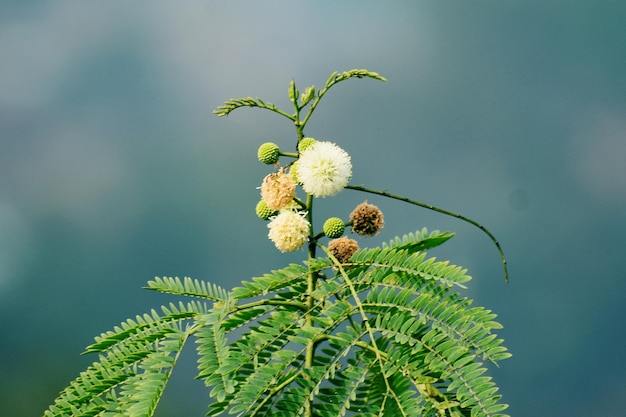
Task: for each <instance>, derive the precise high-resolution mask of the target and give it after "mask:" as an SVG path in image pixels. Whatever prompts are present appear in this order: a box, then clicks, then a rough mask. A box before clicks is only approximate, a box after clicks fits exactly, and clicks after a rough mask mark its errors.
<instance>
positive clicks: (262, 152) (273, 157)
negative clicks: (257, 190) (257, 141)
mask: <svg viewBox="0 0 626 417" xmlns="http://www.w3.org/2000/svg"><path fill="white" fill-rule="evenodd" d="M257 155H258V157H259V161H261V162H263V163H264V164H268V165H272V164H275V163H276V162H278V158H279V156H280V149H279V148H278V145H276V144H275V143H272V142H265V143H264V144H263V145H261V146H259V150H258V152H257Z"/></svg>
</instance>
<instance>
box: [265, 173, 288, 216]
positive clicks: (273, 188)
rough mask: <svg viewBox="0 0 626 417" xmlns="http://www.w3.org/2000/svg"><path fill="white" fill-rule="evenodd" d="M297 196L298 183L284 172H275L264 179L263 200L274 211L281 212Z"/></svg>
mask: <svg viewBox="0 0 626 417" xmlns="http://www.w3.org/2000/svg"><path fill="white" fill-rule="evenodd" d="M295 196H296V182H295V181H294V179H293V177H292V176H291V175H288V174H286V173H285V172H283V170H280V171H278V172H273V173H271V174H269V175H268V176H266V177H265V178H264V179H263V183H262V184H261V198H262V199H263V201H265V202H266V203H267V206H268V207H269V208H270V209H272V210H280V209H282V208H283V207H285V206H286V205H287V204H289V203H291V201H292V200H293V198H294V197H295Z"/></svg>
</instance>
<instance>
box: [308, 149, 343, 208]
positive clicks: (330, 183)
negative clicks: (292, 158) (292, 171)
mask: <svg viewBox="0 0 626 417" xmlns="http://www.w3.org/2000/svg"><path fill="white" fill-rule="evenodd" d="M351 177H352V163H351V162H350V155H348V153H347V152H346V151H344V150H343V149H341V148H340V147H339V146H337V145H335V144H334V143H332V142H315V143H313V144H312V145H311V146H309V147H308V148H306V150H305V151H304V152H302V153H301V154H300V159H298V181H299V182H300V183H302V188H303V189H304V191H306V193H307V194H312V195H313V196H314V197H328V196H331V195H334V194H337V193H338V192H339V191H341V190H342V189H343V188H344V187H345V186H346V185H348V181H350V178H351Z"/></svg>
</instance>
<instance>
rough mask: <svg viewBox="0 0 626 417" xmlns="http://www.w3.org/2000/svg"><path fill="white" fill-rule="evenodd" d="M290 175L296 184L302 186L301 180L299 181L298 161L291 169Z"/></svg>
mask: <svg viewBox="0 0 626 417" xmlns="http://www.w3.org/2000/svg"><path fill="white" fill-rule="evenodd" d="M289 175H291V177H292V178H293V180H294V181H295V182H296V184H298V185H302V183H301V182H300V180H298V161H295V162H294V163H292V164H291V168H289Z"/></svg>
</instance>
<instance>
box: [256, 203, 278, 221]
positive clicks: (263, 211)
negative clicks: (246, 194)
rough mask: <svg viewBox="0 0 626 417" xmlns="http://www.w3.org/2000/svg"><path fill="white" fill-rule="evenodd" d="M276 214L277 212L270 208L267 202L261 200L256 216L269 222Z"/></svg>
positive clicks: (257, 206)
mask: <svg viewBox="0 0 626 417" xmlns="http://www.w3.org/2000/svg"><path fill="white" fill-rule="evenodd" d="M274 214H276V211H274V210H272V209H271V208H269V206H268V205H267V203H266V202H265V200H261V201H259V202H258V203H257V205H256V215H257V216H259V218H261V219H263V220H267V219H269V218H270V217H272V216H273V215H274Z"/></svg>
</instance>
